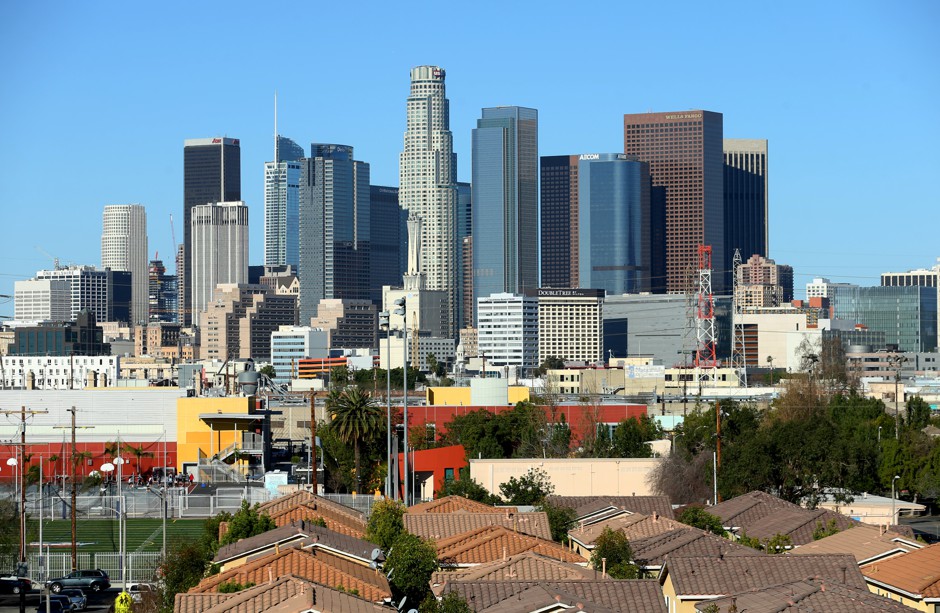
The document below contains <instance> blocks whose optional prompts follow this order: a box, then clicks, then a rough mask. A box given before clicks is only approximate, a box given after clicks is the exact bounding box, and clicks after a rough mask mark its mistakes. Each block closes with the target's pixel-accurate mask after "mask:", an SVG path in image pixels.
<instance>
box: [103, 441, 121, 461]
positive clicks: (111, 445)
mask: <svg viewBox="0 0 940 613" xmlns="http://www.w3.org/2000/svg"><path fill="white" fill-rule="evenodd" d="M120 453H121V443H119V442H117V441H109V442H107V443H105V444H104V455H106V456H107V457H108V458H110V459H112V460H113V459H114V458H116V457H118V455H119V454H120Z"/></svg>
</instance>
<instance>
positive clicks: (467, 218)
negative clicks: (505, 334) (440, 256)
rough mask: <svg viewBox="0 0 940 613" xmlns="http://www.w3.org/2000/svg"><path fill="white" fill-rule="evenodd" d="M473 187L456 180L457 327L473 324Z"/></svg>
mask: <svg viewBox="0 0 940 613" xmlns="http://www.w3.org/2000/svg"><path fill="white" fill-rule="evenodd" d="M472 233H473V188H472V186H471V184H470V183H464V182H460V181H458V182H457V327H458V328H465V327H467V326H472V325H473V238H472V236H471V234H472Z"/></svg>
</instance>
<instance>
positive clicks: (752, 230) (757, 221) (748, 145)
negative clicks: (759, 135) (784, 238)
mask: <svg viewBox="0 0 940 613" xmlns="http://www.w3.org/2000/svg"><path fill="white" fill-rule="evenodd" d="M723 151H724V158H725V164H724V175H725V176H724V194H725V245H726V249H725V261H724V262H723V266H724V268H725V270H728V271H729V272H730V273H733V259H734V250H735V249H738V250H740V251H741V256H742V257H743V258H744V259H745V260H747V259H748V258H750V257H751V256H752V255H759V256H762V257H767V252H768V250H769V246H770V241H769V238H768V237H769V235H770V234H769V226H768V220H769V216H768V201H769V196H768V190H767V141H766V140H756V139H743V138H726V139H724V145H723Z"/></svg>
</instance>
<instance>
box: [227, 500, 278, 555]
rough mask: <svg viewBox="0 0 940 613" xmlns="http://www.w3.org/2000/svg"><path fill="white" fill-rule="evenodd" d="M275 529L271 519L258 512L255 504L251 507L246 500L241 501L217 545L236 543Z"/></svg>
mask: <svg viewBox="0 0 940 613" xmlns="http://www.w3.org/2000/svg"><path fill="white" fill-rule="evenodd" d="M276 527H277V526H275V524H274V520H273V519H271V518H270V517H268V516H267V515H265V514H263V513H259V512H258V505H257V504H256V505H255V506H254V507H252V506H250V505H249V504H248V501H247V500H242V506H241V508H240V509H238V511H236V512H235V514H234V515H233V516H232V519H231V520H230V521H229V522H228V530H227V531H226V532H225V534H224V535H223V536H222V539H221V540H220V541H219V544H220V545H228V544H230V543H236V542H238V541H240V540H241V539H244V538H248V537H249V536H255V535H258V534H261V533H263V532H267V531H268V530H273V529H274V528H276Z"/></svg>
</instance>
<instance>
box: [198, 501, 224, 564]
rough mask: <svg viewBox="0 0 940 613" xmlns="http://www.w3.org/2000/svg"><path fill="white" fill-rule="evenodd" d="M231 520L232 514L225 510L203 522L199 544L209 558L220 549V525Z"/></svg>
mask: <svg viewBox="0 0 940 613" xmlns="http://www.w3.org/2000/svg"><path fill="white" fill-rule="evenodd" d="M230 521H232V514H231V513H229V512H228V511H223V512H221V513H219V514H217V515H215V516H214V517H210V518H208V519H207V520H206V521H205V522H204V523H203V525H202V536H201V537H200V539H199V546H200V547H202V549H203V550H204V551H205V552H206V555H207V557H208V558H209V559H211V558H214V557H215V554H216V553H218V551H219V527H220V526H221V525H222V524H223V523H227V522H230Z"/></svg>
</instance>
